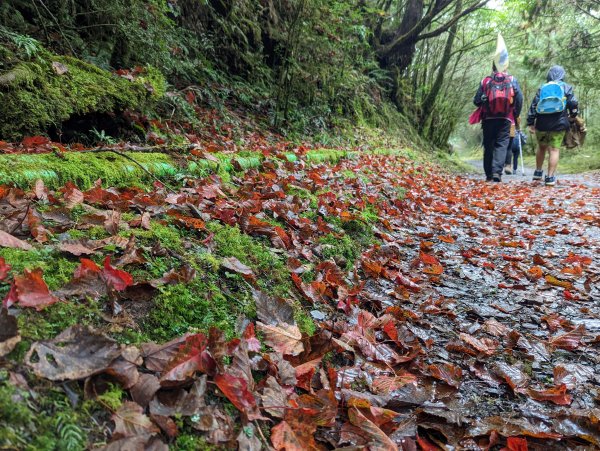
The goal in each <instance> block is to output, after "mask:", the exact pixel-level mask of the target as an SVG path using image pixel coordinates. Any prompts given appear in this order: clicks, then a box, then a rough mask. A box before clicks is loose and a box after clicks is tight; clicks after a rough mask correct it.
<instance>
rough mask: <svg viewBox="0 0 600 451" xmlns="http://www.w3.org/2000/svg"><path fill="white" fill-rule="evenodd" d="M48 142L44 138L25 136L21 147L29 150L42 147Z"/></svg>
mask: <svg viewBox="0 0 600 451" xmlns="http://www.w3.org/2000/svg"><path fill="white" fill-rule="evenodd" d="M49 142H50V140H49V139H48V138H46V137H45V136H26V137H25V138H23V141H21V145H22V146H23V147H27V148H30V149H31V148H34V147H37V146H43V145H45V144H48V143H49Z"/></svg>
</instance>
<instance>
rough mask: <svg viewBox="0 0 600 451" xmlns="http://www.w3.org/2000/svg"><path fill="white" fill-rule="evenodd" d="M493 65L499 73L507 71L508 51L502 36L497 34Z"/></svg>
mask: <svg viewBox="0 0 600 451" xmlns="http://www.w3.org/2000/svg"><path fill="white" fill-rule="evenodd" d="M494 64H496V69H497V70H498V71H499V72H506V69H508V49H507V48H506V43H505V42H504V38H503V37H502V34H500V33H498V42H497V44H496V53H495V54H494Z"/></svg>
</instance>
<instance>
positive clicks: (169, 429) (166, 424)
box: [150, 414, 179, 438]
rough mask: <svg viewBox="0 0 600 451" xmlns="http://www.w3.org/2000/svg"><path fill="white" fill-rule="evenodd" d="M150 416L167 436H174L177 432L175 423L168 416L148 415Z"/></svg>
mask: <svg viewBox="0 0 600 451" xmlns="http://www.w3.org/2000/svg"><path fill="white" fill-rule="evenodd" d="M150 418H151V419H152V421H154V423H156V424H157V425H158V426H159V427H160V428H161V429H162V431H163V432H164V433H165V434H167V436H168V437H169V438H175V437H177V435H178V434H179V430H178V429H177V424H176V423H175V422H174V421H173V420H172V419H171V418H170V417H167V416H164V415H153V414H151V415H150Z"/></svg>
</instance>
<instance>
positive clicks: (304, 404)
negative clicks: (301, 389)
mask: <svg viewBox="0 0 600 451" xmlns="http://www.w3.org/2000/svg"><path fill="white" fill-rule="evenodd" d="M296 402H297V404H298V407H299V408H301V409H303V410H304V412H303V413H305V414H306V415H307V416H310V417H311V420H312V422H313V423H314V424H316V425H317V426H323V427H332V426H333V425H334V424H335V418H336V417H337V413H338V401H337V399H336V397H335V393H334V391H333V390H325V389H323V390H319V391H318V392H317V393H316V394H304V395H300V396H298V398H297V399H296Z"/></svg>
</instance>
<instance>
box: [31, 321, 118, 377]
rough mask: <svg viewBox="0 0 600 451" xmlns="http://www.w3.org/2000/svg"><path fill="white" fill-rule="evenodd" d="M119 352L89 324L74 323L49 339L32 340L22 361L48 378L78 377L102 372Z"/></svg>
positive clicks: (116, 345)
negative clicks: (32, 342) (33, 341)
mask: <svg viewBox="0 0 600 451" xmlns="http://www.w3.org/2000/svg"><path fill="white" fill-rule="evenodd" d="M119 355H121V349H120V347H119V345H118V344H117V343H116V342H115V341H114V340H112V339H110V338H108V337H106V336H105V335H101V334H99V333H98V332H96V331H95V330H94V329H92V328H91V327H89V326H81V325H75V326H71V327H69V328H68V329H66V330H64V331H63V332H62V333H60V334H59V335H57V336H56V337H55V338H54V339H52V340H45V341H38V342H35V343H34V344H33V345H32V346H31V348H30V349H29V352H28V353H27V355H26V356H25V363H26V364H27V365H28V366H29V367H30V368H32V369H33V372H34V373H35V374H36V375H37V376H39V377H43V378H46V379H50V380H52V381H61V380H78V379H83V378H86V377H89V376H92V375H94V374H98V373H102V372H104V371H105V370H106V368H108V366H109V365H110V364H111V363H112V362H113V361H114V360H115V359H116V358H117V357H118V356H119Z"/></svg>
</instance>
